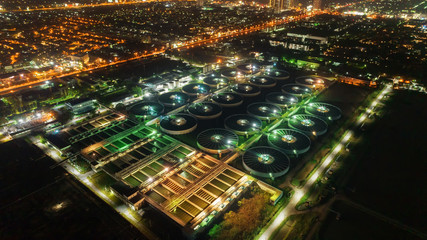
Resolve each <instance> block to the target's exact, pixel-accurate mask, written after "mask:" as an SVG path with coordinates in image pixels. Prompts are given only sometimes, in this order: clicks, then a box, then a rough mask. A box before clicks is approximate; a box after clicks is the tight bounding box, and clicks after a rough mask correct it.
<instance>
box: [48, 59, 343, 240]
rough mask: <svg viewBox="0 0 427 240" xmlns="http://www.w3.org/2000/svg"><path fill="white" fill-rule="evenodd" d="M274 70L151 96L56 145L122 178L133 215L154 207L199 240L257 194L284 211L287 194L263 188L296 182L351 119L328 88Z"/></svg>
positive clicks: (225, 73)
mask: <svg viewBox="0 0 427 240" xmlns="http://www.w3.org/2000/svg"><path fill="white" fill-rule="evenodd" d="M274 66H275V65H274V64H273V63H271V64H264V65H260V66H257V65H255V64H241V65H238V66H237V70H230V69H225V70H220V71H219V72H218V73H213V74H208V75H206V76H204V77H200V78H199V80H197V81H191V80H190V81H188V82H187V81H185V84H182V87H178V86H177V87H176V88H174V89H171V91H168V92H162V93H161V94H160V95H157V94H151V95H150V96H146V97H145V98H144V99H146V100H145V101H140V102H136V103H135V104H132V105H130V107H128V108H127V109H126V112H125V113H126V114H128V116H127V115H126V114H124V115H123V114H117V113H114V114H111V115H109V116H106V117H104V118H100V119H98V120H94V121H92V124H90V125H88V124H89V123H85V124H83V125H81V126H80V125H77V126H75V127H73V128H65V129H62V130H60V131H59V132H52V133H50V134H48V135H47V136H46V137H47V140H48V141H49V142H50V143H51V144H52V145H54V146H56V148H57V149H59V150H60V151H62V152H63V153H64V154H78V155H80V156H82V157H83V158H84V159H85V160H86V161H87V162H88V163H89V164H90V165H91V167H92V168H93V169H96V171H103V172H105V173H106V174H108V175H109V176H111V177H112V178H114V179H115V181H117V182H116V183H115V184H113V185H111V186H110V190H111V192H113V193H114V194H115V195H116V196H118V197H119V198H120V199H121V200H122V201H124V202H125V203H126V204H127V205H128V206H130V207H131V208H132V209H135V210H136V211H139V212H140V213H142V212H143V211H142V209H144V208H145V207H146V206H150V207H152V208H154V209H157V210H158V211H160V212H161V213H162V214H163V215H165V216H167V217H168V218H169V219H171V220H173V221H174V222H175V223H177V224H178V225H179V226H181V227H182V229H183V231H184V232H185V233H186V234H190V235H192V234H198V233H200V232H203V231H204V229H205V228H207V227H208V226H209V225H210V223H211V222H213V221H215V220H214V219H217V218H218V216H220V214H222V213H223V212H224V211H227V209H228V206H232V205H233V203H234V202H235V201H239V200H238V199H239V198H240V196H241V195H242V194H244V192H245V191H246V190H245V189H247V188H248V187H250V186H251V185H253V184H256V186H258V187H261V189H262V191H265V192H267V193H268V194H269V196H270V202H271V203H273V204H275V203H277V202H278V201H279V200H280V199H281V198H282V196H283V191H282V190H280V189H278V188H277V187H276V186H272V185H269V184H266V183H265V182H263V180H269V181H274V180H275V179H278V178H281V177H283V176H287V173H288V172H289V171H292V170H293V169H294V168H295V167H296V165H297V164H298V163H299V161H301V160H300V159H301V158H302V157H303V156H304V155H305V153H306V152H308V151H309V150H310V149H311V147H312V145H313V144H315V143H316V139H317V138H319V137H320V136H321V135H324V134H325V133H326V132H327V130H328V123H329V124H333V123H332V121H336V120H338V119H339V118H340V117H341V111H340V109H339V108H337V107H335V106H333V105H331V104H327V103H324V102H316V101H313V99H314V98H315V97H316V94H318V93H319V89H320V90H321V89H324V88H311V87H309V86H308V85H307V86H306V85H303V84H301V83H302V82H301V81H300V80H298V81H297V82H298V83H299V84H295V83H294V81H295V80H294V79H293V81H292V80H291V79H290V74H289V72H287V71H285V70H283V69H276V68H274ZM219 74H222V76H221V77H219ZM183 82H184V81H183ZM201 82H203V83H201ZM280 90H281V91H280ZM151 91H152V90H150V88H149V89H147V90H146V92H151ZM154 92H156V91H154ZM326 121H328V123H327V122H326Z"/></svg>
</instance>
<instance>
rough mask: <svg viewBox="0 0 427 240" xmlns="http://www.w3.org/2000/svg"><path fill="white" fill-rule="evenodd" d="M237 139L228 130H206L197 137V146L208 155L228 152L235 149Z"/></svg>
mask: <svg viewBox="0 0 427 240" xmlns="http://www.w3.org/2000/svg"><path fill="white" fill-rule="evenodd" d="M238 142H239V137H238V136H237V135H236V134H235V133H234V132H233V131H230V130H227V129H223V128H212V129H207V130H205V131H203V132H201V133H199V135H197V146H198V147H199V148H200V149H201V150H203V151H206V152H209V153H213V154H216V153H223V152H228V151H230V150H232V149H234V148H235V147H237V145H238Z"/></svg>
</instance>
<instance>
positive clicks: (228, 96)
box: [212, 92, 243, 107]
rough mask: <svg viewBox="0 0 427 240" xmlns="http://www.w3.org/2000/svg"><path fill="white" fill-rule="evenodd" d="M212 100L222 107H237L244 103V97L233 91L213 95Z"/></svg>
mask: <svg viewBox="0 0 427 240" xmlns="http://www.w3.org/2000/svg"><path fill="white" fill-rule="evenodd" d="M212 101H214V102H215V103H218V104H219V105H221V106H222V107H237V106H239V105H241V104H242V103H243V97H242V96H240V95H238V94H236V93H231V92H221V93H216V94H214V95H213V96H212Z"/></svg>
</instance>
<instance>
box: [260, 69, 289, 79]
mask: <svg viewBox="0 0 427 240" xmlns="http://www.w3.org/2000/svg"><path fill="white" fill-rule="evenodd" d="M264 76H267V77H270V78H273V79H274V80H277V81H280V80H287V79H289V77H290V76H291V75H290V74H289V72H287V71H284V70H279V69H267V70H265V71H264Z"/></svg>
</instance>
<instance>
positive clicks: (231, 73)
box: [221, 69, 245, 80]
mask: <svg viewBox="0 0 427 240" xmlns="http://www.w3.org/2000/svg"><path fill="white" fill-rule="evenodd" d="M221 76H223V77H225V78H228V79H231V80H234V79H239V78H243V77H244V76H245V74H244V73H243V72H241V71H238V70H236V69H224V70H222V71H221Z"/></svg>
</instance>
